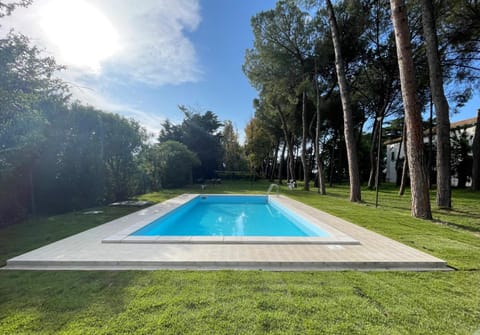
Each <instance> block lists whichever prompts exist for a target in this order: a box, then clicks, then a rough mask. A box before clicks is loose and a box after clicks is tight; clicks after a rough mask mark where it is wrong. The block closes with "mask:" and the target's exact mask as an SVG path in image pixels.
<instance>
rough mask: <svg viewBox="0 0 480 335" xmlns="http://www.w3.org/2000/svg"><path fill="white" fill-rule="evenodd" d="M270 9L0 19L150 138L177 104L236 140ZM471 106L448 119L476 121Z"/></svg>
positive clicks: (82, 12)
mask: <svg viewBox="0 0 480 335" xmlns="http://www.w3.org/2000/svg"><path fill="white" fill-rule="evenodd" d="M274 6H275V0H141V1H133V0H123V1H119V0H68V1H66V0H34V3H33V5H31V6H29V7H28V8H20V9H17V10H15V11H14V12H13V13H12V15H11V16H10V17H6V18H3V19H2V31H3V33H4V32H5V31H8V30H9V28H14V29H15V30H16V31H18V32H21V33H23V34H25V35H27V36H28V37H30V39H31V40H32V42H33V43H34V44H35V45H37V46H39V47H41V48H42V49H44V50H45V54H46V55H49V56H53V57H55V59H56V60H57V62H58V63H59V64H63V65H65V66H66V67H67V68H66V70H65V71H63V72H62V73H61V74H60V76H61V77H62V78H63V79H64V80H65V81H67V82H68V83H70V85H71V90H72V93H73V96H74V98H75V99H78V100H80V101H81V102H83V103H84V104H88V105H91V106H93V107H96V108H98V109H101V110H104V111H108V112H114V113H119V114H121V115H123V116H126V117H131V118H134V119H136V120H137V121H138V122H139V123H140V124H142V125H143V126H144V127H145V128H146V129H147V130H148V131H149V132H150V133H154V134H158V131H159V130H160V129H161V123H162V122H163V121H164V120H165V119H167V118H168V119H170V120H171V121H173V122H175V123H178V122H181V120H182V119H183V117H182V116H183V115H182V113H181V112H180V111H179V109H178V105H184V106H187V107H189V108H191V109H193V110H195V111H198V112H205V111H207V110H211V111H213V112H214V113H216V114H217V115H218V117H219V119H220V120H221V121H224V120H231V121H232V122H233V124H234V126H235V127H236V129H237V131H238V132H239V135H240V138H241V139H243V138H244V135H243V133H244V128H245V125H246V123H247V122H248V120H249V119H250V118H251V117H252V116H253V114H254V108H253V104H252V101H253V99H254V98H255V97H256V96H257V93H256V92H255V90H254V89H253V88H252V87H251V86H250V84H249V82H248V79H247V78H246V76H245V75H244V74H243V72H242V64H243V61H244V55H245V50H246V49H248V48H251V47H252V45H253V34H252V30H251V27H250V18H251V17H252V16H253V15H255V14H256V13H258V12H260V11H262V10H268V9H271V8H273V7H274ZM478 108H480V99H479V97H478V92H477V93H476V97H475V98H474V99H473V100H472V101H471V102H470V103H468V104H467V106H465V107H464V108H462V110H461V112H460V113H459V114H455V115H453V114H452V115H451V120H452V121H457V120H461V119H465V118H470V117H474V116H476V111H477V109H478Z"/></svg>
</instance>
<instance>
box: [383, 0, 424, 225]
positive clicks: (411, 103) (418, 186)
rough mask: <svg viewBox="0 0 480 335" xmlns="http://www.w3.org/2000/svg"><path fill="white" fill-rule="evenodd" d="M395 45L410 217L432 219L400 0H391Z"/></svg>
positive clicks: (410, 47) (410, 56)
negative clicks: (405, 152)
mask: <svg viewBox="0 0 480 335" xmlns="http://www.w3.org/2000/svg"><path fill="white" fill-rule="evenodd" d="M390 7H391V10H392V22H393V28H394V30H395V42H396V45H397V57H398V67H399V71H400V84H401V88H402V99H403V106H404V109H405V122H406V124H407V143H406V147H407V156H408V167H409V171H410V186H411V191H412V216H414V217H417V218H422V219H431V218H432V211H431V208H430V194H429V190H428V180H427V172H426V169H425V158H424V154H423V130H422V119H421V113H420V109H419V108H418V103H417V96H416V85H415V73H414V64H413V57H412V46H411V44H410V33H409V30H408V20H407V8H406V6H405V3H404V1H403V0H390Z"/></svg>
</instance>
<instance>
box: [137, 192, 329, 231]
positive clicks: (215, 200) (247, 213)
mask: <svg viewBox="0 0 480 335" xmlns="http://www.w3.org/2000/svg"><path fill="white" fill-rule="evenodd" d="M131 235H134V236H155V235H161V236H291V237H302V236H304V237H305V236H312V237H324V236H329V234H328V233H326V232H324V231H323V230H321V229H320V228H318V227H317V226H314V225H312V224H310V223H309V222H307V221H305V220H303V219H302V218H300V217H298V216H297V215H295V214H294V213H293V212H291V211H289V210H288V209H286V208H283V207H282V206H281V205H279V204H277V203H276V202H275V201H272V200H270V201H269V200H268V198H267V197H266V196H216V195H215V196H210V195H209V196H198V197H196V198H194V199H192V200H191V201H189V202H187V203H186V204H184V205H182V206H181V207H179V208H177V209H175V210H174V211H172V212H170V213H168V214H167V215H165V216H163V217H161V218H159V219H157V220H155V221H153V222H152V223H150V224H148V225H147V226H145V227H143V228H141V229H139V230H137V231H136V232H134V233H132V234H131Z"/></svg>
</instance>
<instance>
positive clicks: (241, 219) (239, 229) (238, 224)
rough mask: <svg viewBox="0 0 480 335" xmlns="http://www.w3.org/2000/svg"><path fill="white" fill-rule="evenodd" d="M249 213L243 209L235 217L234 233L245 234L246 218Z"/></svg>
mask: <svg viewBox="0 0 480 335" xmlns="http://www.w3.org/2000/svg"><path fill="white" fill-rule="evenodd" d="M246 217H247V215H246V214H245V212H243V211H242V213H240V215H239V216H237V217H236V218H235V228H234V230H233V235H235V236H243V235H244V231H245V219H246Z"/></svg>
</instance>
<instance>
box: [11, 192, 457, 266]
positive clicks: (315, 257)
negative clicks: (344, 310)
mask: <svg viewBox="0 0 480 335" xmlns="http://www.w3.org/2000/svg"><path fill="white" fill-rule="evenodd" d="M196 196H199V195H198V194H183V195H181V196H178V197H176V198H173V199H170V200H167V201H165V202H162V203H159V204H156V205H153V206H151V207H148V208H145V209H142V210H139V211H137V212H135V213H132V214H129V215H127V216H124V217H121V218H118V219H116V220H113V221H110V222H108V223H105V224H103V225H100V226H98V227H95V228H92V229H89V230H87V231H84V232H82V233H79V234H76V235H73V236H70V237H67V238H65V239H63V240H60V241H57V242H54V243H51V244H49V245H46V246H44V247H41V248H39V249H36V250H33V251H30V252H27V253H25V254H23V255H20V256H17V257H14V258H11V259H9V260H8V261H7V265H6V266H5V267H4V268H3V269H12V270H15V269H24V270H156V269H178V270H181V269H195V270H219V269H238V270H243V269H245V270H260V269H261V270H273V271H302V270H309V271H310V270H313V271H315V270H318V271H322V270H324V271H333V270H413V271H447V270H450V268H449V267H448V266H447V264H446V262H445V261H443V260H441V259H438V258H436V257H433V256H431V255H428V254H426V253H423V252H421V251H419V250H416V249H414V248H411V247H408V246H406V245H404V244H402V243H399V242H397V241H394V240H391V239H389V238H386V237H384V236H382V235H379V234H377V233H374V232H371V231H369V230H367V229H365V228H362V227H359V226H357V225H354V224H352V223H350V222H347V221H345V220H343V219H340V218H338V217H335V216H333V215H330V214H327V213H325V212H322V211H319V210H317V209H315V208H312V207H310V206H307V205H305V204H303V203H300V202H298V201H295V200H292V199H290V198H288V197H285V196H282V195H280V196H278V197H277V196H273V198H274V199H275V201H276V202H278V203H280V204H281V205H282V206H285V207H286V208H288V209H290V210H293V211H295V212H296V213H299V214H300V215H301V216H302V217H303V218H304V219H306V220H308V221H310V222H311V223H312V224H317V225H319V226H320V227H321V229H323V230H325V231H327V232H328V233H329V234H330V236H329V237H300V238H291V237H289V238H285V237H281V238H278V237H276V238H272V237H262V238H257V237H237V236H223V237H222V236H183V237H176V236H163V237H161V236H154V237H152V236H131V235H130V234H131V233H132V232H134V231H136V230H138V229H139V228H141V227H143V226H145V225H146V224H148V223H150V222H152V221H153V220H155V219H156V218H158V217H160V216H162V215H165V214H166V213H168V212H169V211H171V210H173V209H175V208H177V207H179V206H181V205H182V204H184V203H186V202H188V201H189V200H191V199H193V198H194V197H196Z"/></svg>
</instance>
